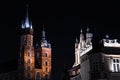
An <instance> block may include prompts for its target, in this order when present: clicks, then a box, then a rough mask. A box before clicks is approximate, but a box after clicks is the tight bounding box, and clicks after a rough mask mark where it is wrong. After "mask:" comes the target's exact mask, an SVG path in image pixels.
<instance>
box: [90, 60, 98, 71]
mask: <svg viewBox="0 0 120 80" xmlns="http://www.w3.org/2000/svg"><path fill="white" fill-rule="evenodd" d="M92 71H99V63H98V62H93V65H92Z"/></svg>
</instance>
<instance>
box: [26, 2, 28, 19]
mask: <svg viewBox="0 0 120 80" xmlns="http://www.w3.org/2000/svg"><path fill="white" fill-rule="evenodd" d="M28 7H29V5H28V4H27V5H26V17H28Z"/></svg>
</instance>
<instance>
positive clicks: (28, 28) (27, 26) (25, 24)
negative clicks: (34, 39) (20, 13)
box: [21, 5, 33, 35]
mask: <svg viewBox="0 0 120 80" xmlns="http://www.w3.org/2000/svg"><path fill="white" fill-rule="evenodd" d="M21 28H22V32H23V34H31V35H32V34H33V27H32V22H31V21H30V20H29V15H28V5H27V10H26V18H25V20H24V21H22V25H21Z"/></svg>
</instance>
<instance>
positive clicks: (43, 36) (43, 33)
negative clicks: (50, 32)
mask: <svg viewBox="0 0 120 80" xmlns="http://www.w3.org/2000/svg"><path fill="white" fill-rule="evenodd" d="M42 40H45V30H44V26H43V30H42Z"/></svg>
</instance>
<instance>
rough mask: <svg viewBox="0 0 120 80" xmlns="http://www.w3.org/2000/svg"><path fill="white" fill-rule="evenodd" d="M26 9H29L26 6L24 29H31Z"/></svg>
mask: <svg viewBox="0 0 120 80" xmlns="http://www.w3.org/2000/svg"><path fill="white" fill-rule="evenodd" d="M28 7H29V5H26V19H25V27H26V28H30V27H31V25H30V21H29V16H28Z"/></svg>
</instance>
